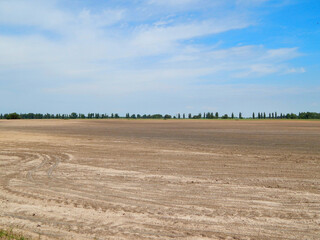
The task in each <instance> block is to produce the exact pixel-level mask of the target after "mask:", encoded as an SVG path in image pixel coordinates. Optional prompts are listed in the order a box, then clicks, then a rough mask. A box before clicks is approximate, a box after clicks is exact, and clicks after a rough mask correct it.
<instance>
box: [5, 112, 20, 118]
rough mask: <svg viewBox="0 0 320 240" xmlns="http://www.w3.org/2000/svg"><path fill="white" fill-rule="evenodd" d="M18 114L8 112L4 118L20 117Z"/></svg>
mask: <svg viewBox="0 0 320 240" xmlns="http://www.w3.org/2000/svg"><path fill="white" fill-rule="evenodd" d="M20 118H21V117H20V115H19V114H18V113H16V112H14V113H9V114H7V115H6V119H20Z"/></svg>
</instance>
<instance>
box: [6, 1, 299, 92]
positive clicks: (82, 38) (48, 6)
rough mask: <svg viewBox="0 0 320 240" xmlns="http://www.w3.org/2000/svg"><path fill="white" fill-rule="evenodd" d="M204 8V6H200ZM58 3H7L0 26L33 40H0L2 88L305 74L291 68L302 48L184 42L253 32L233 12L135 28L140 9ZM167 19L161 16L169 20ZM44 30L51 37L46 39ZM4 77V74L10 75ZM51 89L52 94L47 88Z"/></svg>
mask: <svg viewBox="0 0 320 240" xmlns="http://www.w3.org/2000/svg"><path fill="white" fill-rule="evenodd" d="M199 1H200V0H199ZM58 2H59V1H40V0H30V1H28V2H26V1H22V0H10V1H8V0H4V1H1V2H0V24H2V25H3V24H5V25H8V26H23V27H26V26H31V27H34V28H36V29H35V30H33V31H31V32H28V34H19V35H15V34H7V35H4V34H2V35H1V33H0V52H1V53H0V54H1V55H0V56H1V57H0V73H3V74H2V76H5V77H2V79H0V81H9V80H12V81H14V80H15V79H20V78H21V76H26V75H28V76H29V78H28V79H32V81H35V82H38V83H41V82H50V83H51V84H49V86H50V87H47V88H46V91H49V92H63V93H66V92H69V93H70V92H71V93H74V94H83V93H84V92H90V93H91V94H95V93H99V94H104V93H106V92H108V93H109V94H115V95H116V94H118V93H127V92H134V91H138V90H139V91H147V90H148V91H150V90H154V89H170V88H173V89H174V88H183V85H185V84H190V83H194V82H201V81H202V78H206V79H210V81H221V80H223V81H227V80H228V79H231V78H234V77H236V78H244V77H252V76H255V77H256V76H265V75H269V74H276V73H278V74H286V73H289V72H290V73H298V72H303V71H304V69H303V70H302V68H300V69H299V68H292V67H290V66H289V65H288V64H287V63H286V61H287V60H289V59H292V58H295V57H297V56H299V52H298V49H297V48H278V49H277V48H275V49H267V48H265V47H264V46H262V45H250V46H241V47H239V46H238V47H229V48H222V47H221V45H220V43H221V42H217V43H211V44H209V45H208V44H193V43H192V42H186V41H188V40H192V39H195V38H204V37H206V36H208V35H215V34H218V33H223V32H227V31H231V30H236V29H243V28H246V27H248V26H251V25H252V22H251V21H249V20H247V18H246V17H244V16H240V15H238V14H237V12H236V11H234V12H233V14H226V15H225V16H224V17H223V18H221V17H220V18H215V16H214V13H213V14H212V15H213V16H210V17H204V19H200V20H195V19H193V18H191V19H190V18H188V17H186V18H183V19H184V21H181V20H175V18H169V19H166V20H165V22H163V23H162V24H155V23H157V22H159V21H158V20H157V21H145V20H137V21H135V22H130V21H132V19H131V16H132V15H135V13H132V11H136V10H135V9H126V8H122V9H120V8H109V9H102V10H101V11H100V12H99V11H94V12H93V11H92V10H90V9H81V10H76V11H71V10H70V9H69V10H68V11H67V10H64V9H62V8H59V6H58V4H57V3H58ZM196 2H198V1H196V0H195V1H191V0H184V1H183V0H180V1H161V2H158V1H157V2H155V1H149V2H148V4H144V5H143V6H145V7H149V6H146V5H152V4H163V5H170V6H171V7H173V8H174V7H175V6H176V5H179V6H182V5H192V4H195V3H196ZM166 17H167V16H164V19H165V18H166ZM39 29H40V30H48V31H50V33H51V34H56V35H58V36H56V37H52V36H51V35H50V34H48V33H46V32H45V33H43V32H42V31H39ZM5 74H6V75H5ZM48 88H50V89H51V90H50V89H48Z"/></svg>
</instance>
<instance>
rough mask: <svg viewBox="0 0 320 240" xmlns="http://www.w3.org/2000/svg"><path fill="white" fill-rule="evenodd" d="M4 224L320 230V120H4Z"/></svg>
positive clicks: (123, 231) (50, 235) (239, 232)
mask: <svg viewBox="0 0 320 240" xmlns="http://www.w3.org/2000/svg"><path fill="white" fill-rule="evenodd" d="M0 227H1V228H8V227H13V228H14V229H20V230H21V231H23V232H24V233H26V234H30V235H31V236H33V237H37V238H38V236H40V237H41V239H281V240H282V239H299V240H303V239H320V121H285V120H281V121H280V120H269V121H249V120H247V121H236V120H226V121H222V120H212V121H210V120H209V121H208V120H184V121H183V120H181V121H180V120H166V121H165V120H18V121H14V120H13V121H6V120H2V121H0Z"/></svg>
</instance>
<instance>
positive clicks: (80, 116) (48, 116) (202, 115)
mask: <svg viewBox="0 0 320 240" xmlns="http://www.w3.org/2000/svg"><path fill="white" fill-rule="evenodd" d="M109 118H126V119H172V118H173V119H320V113H316V112H300V113H299V114H295V113H287V114H283V113H280V114H278V113H277V112H273V113H268V114H266V113H265V112H258V113H257V114H256V113H254V112H253V113H252V117H246V118H245V117H243V116H242V113H241V112H239V114H238V115H237V116H235V114H234V113H231V114H230V115H228V114H223V115H221V116H220V115H219V113H218V112H215V113H213V112H207V113H199V114H195V115H192V114H191V113H189V114H188V115H186V114H185V113H182V114H180V113H178V114H176V115H173V116H172V115H170V114H148V115H147V114H143V115H141V114H129V113H127V114H126V115H125V116H120V115H119V114H118V113H111V114H106V113H104V114H100V113H88V114H83V113H76V112H72V113H71V114H50V113H46V114H42V113H20V114H18V113H6V114H0V119H109Z"/></svg>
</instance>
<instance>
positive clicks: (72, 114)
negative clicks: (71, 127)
mask: <svg viewBox="0 0 320 240" xmlns="http://www.w3.org/2000/svg"><path fill="white" fill-rule="evenodd" d="M69 117H70V118H71V119H76V118H78V114H77V113H75V112H73V113H71V114H70V116H69Z"/></svg>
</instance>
